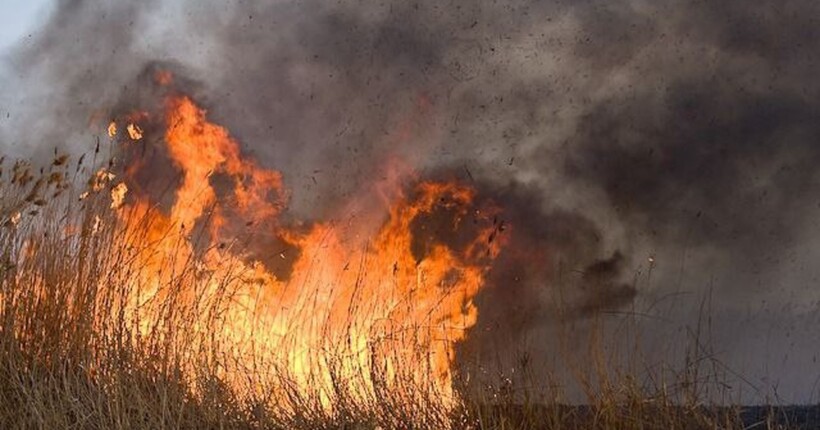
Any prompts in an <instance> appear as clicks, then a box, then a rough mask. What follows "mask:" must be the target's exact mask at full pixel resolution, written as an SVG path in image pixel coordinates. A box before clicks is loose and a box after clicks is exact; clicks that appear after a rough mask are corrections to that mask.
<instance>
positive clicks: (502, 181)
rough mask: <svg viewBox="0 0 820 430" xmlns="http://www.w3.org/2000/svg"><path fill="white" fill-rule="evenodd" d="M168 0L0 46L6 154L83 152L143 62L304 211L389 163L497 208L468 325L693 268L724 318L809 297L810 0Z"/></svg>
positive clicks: (655, 298) (814, 66) (687, 282)
mask: <svg viewBox="0 0 820 430" xmlns="http://www.w3.org/2000/svg"><path fill="white" fill-rule="evenodd" d="M167 3H168V2H140V3H139V4H126V3H122V2H120V3H111V2H103V1H100V0H75V1H66V2H61V3H59V4H58V5H57V7H56V10H55V12H54V14H53V16H52V17H51V19H50V20H49V21H48V22H46V23H45V24H44V27H43V29H42V30H41V32H40V33H39V35H38V36H37V38H35V40H34V41H33V42H31V43H29V44H28V45H26V46H22V47H20V49H18V50H17V51H16V52H15V53H13V55H11V56H10V57H9V58H8V59H7V60H8V61H7V62H6V63H7V65H8V66H9V67H10V70H11V72H10V73H8V76H9V78H8V79H6V80H5V82H4V84H3V86H4V90H3V92H4V94H5V95H2V96H0V103H3V106H1V107H0V109H2V110H3V111H8V112H9V113H10V118H8V119H5V120H3V121H2V122H0V139H2V140H0V145H2V146H0V147H2V148H3V152H4V153H6V152H7V153H9V154H11V155H15V156H33V157H36V156H38V154H45V153H49V151H51V148H52V147H53V146H62V145H65V144H68V145H69V146H70V147H71V148H73V149H74V150H75V151H81V150H83V149H85V148H88V147H89V145H90V144H91V142H93V136H92V135H93V134H94V133H98V134H99V133H102V130H103V128H102V127H98V128H97V129H95V128H94V126H93V125H92V126H91V127H90V129H91V131H88V130H89V127H88V124H89V118H97V117H106V116H110V115H113V114H114V112H115V111H116V110H117V109H122V108H123V106H127V105H128V104H129V102H130V101H131V100H135V99H139V98H140V92H141V91H143V90H142V89H141V86H140V84H139V82H140V79H139V76H141V74H143V73H145V70H146V68H150V67H153V66H152V65H153V64H157V63H156V62H157V61H159V62H161V63H162V64H165V65H166V66H167V67H170V68H172V69H173V70H175V71H176V72H177V73H178V74H179V75H181V76H182V77H184V79H187V80H189V81H190V82H189V84H186V86H187V87H190V90H191V92H192V93H193V95H194V96H195V97H196V98H197V100H199V101H201V102H202V103H203V104H204V105H205V106H206V107H208V108H209V110H210V114H211V117H212V119H213V120H214V121H215V122H218V123H221V124H225V125H226V126H228V127H229V128H230V129H231V132H232V133H233V134H234V135H235V136H236V137H237V139H238V140H239V141H240V142H242V144H243V150H244V151H246V152H247V153H248V154H251V155H253V156H255V157H257V158H258V159H259V160H260V162H261V163H262V164H263V165H266V166H269V167H271V168H276V169H278V170H281V171H282V172H283V174H284V178H285V181H286V183H287V184H288V186H290V187H291V188H292V189H293V190H294V192H293V201H292V204H291V210H292V212H293V213H294V214H295V215H296V216H298V217H300V218H316V219H321V218H324V217H326V216H328V215H329V214H331V213H333V212H334V211H335V210H337V209H338V208H339V207H340V206H344V203H345V202H346V201H348V200H350V199H351V198H352V197H354V196H356V195H357V194H358V193H361V192H362V191H361V190H362V189H363V188H365V187H366V185H367V184H370V183H372V182H373V181H374V180H378V179H380V176H382V175H383V172H384V170H383V166H384V165H385V163H386V162H387V160H390V159H394V158H397V159H401V160H404V162H406V163H407V164H408V165H410V166H411V167H413V168H414V169H415V170H416V171H418V172H420V174H421V175H422V176H425V175H429V176H435V175H437V174H439V173H440V172H441V171H442V170H447V171H448V172H449V173H450V174H452V175H458V176H460V179H461V180H463V181H468V182H472V183H473V184H474V185H475V186H476V187H477V188H478V189H479V191H480V193H481V194H482V195H484V196H487V197H488V198H491V199H492V200H494V201H496V202H497V203H498V204H499V205H501V206H503V207H505V208H506V215H505V216H506V218H505V222H507V223H509V226H510V229H509V231H508V232H507V233H506V234H508V235H509V238H510V242H511V245H510V246H509V247H508V249H509V251H505V253H503V254H502V255H501V256H500V257H499V258H500V260H499V264H498V265H497V266H496V267H495V268H494V269H493V271H492V272H491V273H490V274H489V277H490V279H491V284H492V286H491V288H488V289H487V290H485V291H483V292H482V293H481V296H480V297H479V299H478V303H479V307H480V315H481V317H480V321H479V327H478V328H477V329H476V330H475V335H474V336H471V338H472V339H482V338H483V336H485V334H486V333H493V334H492V336H495V337H497V338H500V339H510V341H511V342H512V341H514V340H516V339H519V338H521V337H527V338H529V339H530V341H532V342H540V343H544V344H545V343H549V339H544V338H539V337H538V335H537V333H541V329H542V328H543V326H545V325H549V324H552V323H553V322H554V321H556V320H558V319H577V318H583V317H586V316H588V315H590V314H592V313H596V312H600V311H607V310H613V309H617V308H621V307H622V306H624V305H625V304H628V303H634V302H635V301H636V300H637V301H639V302H640V301H641V300H643V302H642V303H643V305H645V307H647V308H649V309H653V310H656V309H657V307H656V306H655V305H656V303H658V302H660V301H662V300H663V298H664V297H667V296H669V295H670V294H672V295H675V296H676V297H677V295H679V293H681V292H684V293H686V292H692V293H693V295H697V294H699V293H702V292H703V291H704V290H705V287H706V286H707V285H708V286H709V288H711V290H712V291H714V294H715V300H716V302H717V303H719V305H718V307H719V309H718V310H717V312H719V313H721V314H722V315H736V314H739V313H743V312H747V313H749V312H754V311H755V310H756V309H759V303H760V302H762V301H765V300H780V301H779V302H777V304H774V305H772V306H780V305H782V304H783V303H784V302H783V300H791V301H793V302H795V303H798V304H796V305H795V306H794V307H791V305H790V307H789V309H788V310H784V311H783V313H782V317H783V319H784V321H786V320H790V318H792V316H794V315H798V316H799V315H805V313H807V312H811V311H815V310H816V307H817V305H816V303H815V301H816V300H817V299H818V296H817V294H816V293H814V292H813V291H812V288H811V286H812V285H814V284H815V283H816V279H818V278H820V272H818V271H817V270H816V269H814V266H815V264H813V261H814V259H816V258H818V257H820V255H818V254H820V253H818V252H817V251H816V247H815V246H814V244H815V243H817V240H820V229H819V228H818V226H817V225H815V222H814V219H815V218H816V215H818V207H820V203H818V200H817V198H816V197H815V196H817V195H820V182H818V179H817V177H816V176H817V175H816V174H815V173H814V165H816V164H817V162H818V161H820V144H818V140H820V139H819V138H820V125H818V124H820V121H818V113H820V109H819V108H820V106H818V103H820V102H819V101H818V100H820V98H819V97H818V95H820V94H818V92H820V91H818V90H820V83H818V82H819V81H818V80H817V79H816V75H817V71H818V62H817V60H818V55H820V50H818V48H820V46H818V43H820V38H818V37H817V36H818V32H820V27H818V25H817V21H818V19H820V10H818V9H820V5H818V4H816V2H811V1H808V0H792V1H781V2H751V3H750V2H748V1H740V0H728V1H685V0H666V1H658V2H640V1H595V0H587V1H566V2H561V1H552V2H542V1H525V0H518V1H516V0H511V1H507V2H467V1H449V2H433V1H429V2H412V1H409V2H408V1H387V2H379V3H378V4H374V3H372V2H359V1H353V0H349V1H341V2H332V3H329V2H321V1H307V2H296V1H284V2H276V3H273V4H265V5H261V4H257V3H256V2H245V1H237V2H232V3H224V2H217V1H213V2H210V1H205V2H202V1H187V2H186V1H183V2H176V3H175V4H167ZM194 83H196V84H194ZM102 122H103V123H105V121H102ZM782 291H789V294H783V293H782ZM788 303H792V302H788ZM678 308H680V309H688V308H686V306H679V307H678ZM784 309H785V308H784ZM673 314H674V313H670V314H669V315H665V316H667V317H669V318H674V315H673ZM677 318H679V320H680V321H681V322H683V323H686V322H688V321H690V317H689V316H687V315H678V317H677ZM795 318H796V317H795ZM800 318H802V317H800ZM802 319H805V318H802ZM501 326H506V328H503V329H502V328H498V329H495V328H494V327H501ZM722 330H723V329H720V328H718V329H717V331H718V332H719V333H718V335H720V333H733V329H731V328H726V329H725V331H722ZM486 336H490V335H486ZM533 336H535V338H536V339H535V340H532V338H533ZM735 337H736V336H735ZM798 348H799V347H798ZM809 349H810V348H809V347H805V348H804V349H802V350H801V352H800V354H803V355H806V354H808V352H809ZM737 350H738V351H741V350H744V348H741V347H738V348H737ZM761 360H763V361H765V360H768V359H765V358H761ZM778 363H780V362H778ZM783 363H785V361H784V362H783ZM780 366H782V368H785V367H786V366H787V365H786V364H780ZM752 367H755V366H752ZM758 367H765V366H758ZM766 368H767V369H769V370H767V372H770V371H772V370H770V368H768V367H766ZM784 372H785V371H784ZM798 385H799V384H798ZM801 389H802V388H801ZM795 390H797V389H795ZM794 392H795V393H796V392H797V391H794Z"/></svg>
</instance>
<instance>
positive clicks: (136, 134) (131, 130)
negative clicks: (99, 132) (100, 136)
mask: <svg viewBox="0 0 820 430" xmlns="http://www.w3.org/2000/svg"><path fill="white" fill-rule="evenodd" d="M126 130H128V136H129V137H131V140H140V139H142V129H141V128H140V127H139V126H138V125H136V124H128V127H126ZM109 133H110V132H109ZM115 133H116V129H115Z"/></svg>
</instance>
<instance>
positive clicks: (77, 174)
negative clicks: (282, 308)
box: [0, 155, 774, 429]
mask: <svg viewBox="0 0 820 430" xmlns="http://www.w3.org/2000/svg"><path fill="white" fill-rule="evenodd" d="M90 158H93V157H90ZM83 162H84V160H83V159H79V160H72V159H69V158H68V157H65V156H58V155H55V158H54V160H53V161H52V162H51V163H50V164H49V165H47V166H43V167H42V168H41V167H39V166H38V167H35V166H31V165H29V164H27V163H24V162H16V163H14V162H11V161H5V162H3V163H0V165H2V167H3V168H4V171H3V175H2V176H0V179H2V181H0V196H1V197H0V225H1V226H2V227H0V427H2V428H48V429H57V428H101V429H102V428H105V429H108V428H111V429H132V428H152V429H154V428H275V429H278V428H281V429H323V428H327V429H330V428H334V429H335V428H345V429H371V428H372V429H375V428H381V429H388V428H390V429H392V428H431V429H443V428H475V429H518V428H544V429H586V428H600V429H609V428H613V429H615V428H617V429H676V428H678V429H690V428H710V429H718V428H743V427H742V424H741V422H740V419H739V413H738V412H739V411H738V410H736V409H732V408H722V409H717V408H713V407H709V404H708V401H707V400H706V399H708V398H709V397H711V396H710V395H709V393H707V391H706V390H707V388H706V386H709V387H713V386H715V385H716V384H715V383H716V382H718V383H719V382H720V378H721V375H720V371H719V370H717V369H718V368H717V367H715V366H714V363H715V359H714V355H713V353H712V352H711V351H710V350H709V349H708V346H707V345H703V344H702V343H701V336H700V334H699V333H695V334H694V336H693V345H694V347H693V348H691V349H690V353H689V354H690V356H688V357H687V360H686V361H685V363H686V364H685V365H684V366H683V369H678V370H670V369H664V370H662V371H647V369H641V371H640V372H634V369H632V370H630V369H628V368H627V369H625V368H613V367H612V366H611V365H610V364H609V363H608V362H607V354H606V353H605V352H603V351H602V350H601V349H600V348H597V347H594V346H593V347H591V348H590V349H589V350H588V354H589V357H591V360H590V361H589V363H591V365H590V366H586V367H585V368H584V369H575V370H576V378H575V380H576V381H577V383H578V384H579V386H581V387H582V388H583V391H584V393H586V399H585V403H586V404H587V406H584V407H578V406H570V405H567V402H566V398H565V397H564V396H563V395H562V389H561V388H560V387H555V386H554V384H552V383H551V382H552V381H549V380H545V379H544V378H541V377H539V378H538V379H537V380H536V378H535V377H530V378H528V377H526V376H525V377H523V379H521V380H519V381H515V382H512V381H509V380H506V379H505V378H504V377H501V376H499V377H498V378H497V379H496V380H491V379H492V378H488V380H486V381H482V382H481V383H479V384H478V385H479V386H480V387H482V388H480V389H474V388H470V387H468V386H467V385H468V384H467V383H466V382H465V381H466V380H467V379H469V378H468V376H469V375H466V371H465V374H464V375H462V378H460V379H458V380H457V381H456V385H457V386H458V387H459V392H461V393H462V394H463V395H462V396H461V398H460V399H457V400H456V401H455V403H451V402H447V401H445V400H444V399H442V397H441V395H440V393H438V392H437V391H436V390H435V387H434V385H431V384H423V383H419V381H418V380H417V379H414V378H412V377H406V378H402V377H401V374H402V372H401V369H399V371H398V375H399V376H398V377H397V376H396V375H391V376H390V377H388V376H387V375H386V374H383V373H379V371H378V369H379V366H373V367H370V368H369V369H370V370H369V371H370V372H371V374H369V375H362V378H363V379H368V380H370V381H373V385H374V386H373V389H372V390H371V391H370V392H368V393H367V395H364V396H363V395H361V393H358V392H354V391H355V390H351V387H354V386H356V382H355V381H352V380H351V378H356V376H355V375H353V376H351V374H350V373H349V369H341V368H340V366H336V365H334V363H339V362H341V361H342V360H337V359H336V358H338V357H339V356H341V355H343V354H347V353H350V352H351V351H349V350H348V349H347V348H348V347H347V346H345V345H344V343H343V342H342V344H341V345H327V347H326V348H325V349H323V350H321V351H311V355H312V356H314V357H315V359H316V360H322V361H323V363H324V366H323V368H326V369H328V372H329V380H330V381H331V382H330V386H329V387H328V386H327V383H325V382H321V381H325V380H327V379H328V378H326V375H316V384H315V385H316V387H317V388H316V389H314V390H310V389H308V390H305V389H304V387H299V386H298V385H297V384H296V383H295V382H294V381H295V375H293V374H291V373H290V372H289V371H288V369H286V368H282V367H278V366H277V363H276V362H275V361H266V360H265V359H264V357H259V358H258V360H257V359H256V358H255V357H252V356H251V357H249V356H248V352H247V351H244V352H242V353H241V356H240V354H238V353H237V352H236V351H232V350H231V348H230V344H229V343H227V342H226V341H225V331H226V327H227V324H229V323H230V321H227V320H226V318H225V308H226V306H230V304H231V303H232V300H233V298H232V294H235V293H236V291H235V289H234V287H233V282H232V278H231V277H230V276H225V277H224V278H222V279H207V282H208V283H210V284H213V283H214V282H216V284H217V285H219V286H220V288H217V289H216V290H214V291H215V293H209V294H202V292H203V291H204V288H203V287H202V283H203V282H205V281H203V274H202V273H201V271H200V270H199V268H198V267H197V262H196V261H195V260H194V259H188V260H185V261H182V262H176V263H175V264H169V267H174V271H175V273H173V274H171V276H168V277H167V278H164V279H168V281H167V285H163V286H161V290H162V294H154V295H153V297H154V299H153V302H152V303H150V304H143V303H138V305H135V302H134V299H133V298H134V297H137V296H140V293H141V292H140V291H139V290H140V289H141V288H145V285H143V284H141V283H140V282H139V280H138V274H139V273H141V271H143V270H144V267H141V266H140V264H142V263H140V262H141V261H144V259H140V258H138V256H140V255H144V254H145V253H152V252H154V251H155V250H154V249H152V247H153V246H156V244H155V243H152V242H151V241H149V240H148V239H147V238H148V237H149V235H148V234H147V231H149V230H150V229H151V228H154V227H155V226H152V225H150V220H149V219H148V217H146V218H145V219H141V220H132V222H130V224H133V225H137V226H141V227H139V228H136V229H123V228H122V225H121V222H122V221H121V219H120V218H118V217H116V216H113V215H112V214H113V212H112V211H111V209H110V205H111V198H110V190H111V189H112V188H113V187H114V186H115V185H116V180H112V178H110V177H108V176H105V175H103V176H100V175H95V174H94V172H97V171H98V170H97V168H98V167H99V166H97V164H98V163H97V160H95V159H91V160H87V161H86V162H85V164H87V165H88V167H86V166H84V163H83ZM92 167H93V168H92ZM89 178H90V180H89ZM135 216H136V215H135ZM134 221H136V222H134ZM126 236H127V237H126ZM120 244H130V246H122V245H120ZM177 263H178V264H177ZM237 276H239V275H237ZM143 305H144V306H146V307H150V309H151V312H150V314H148V312H145V313H142V312H141V310H140V306H143ZM203 321H204V322H205V324H204V325H203ZM567 336H571V334H569V333H568V334H567ZM596 344H597V341H596V340H595V339H592V340H591V341H590V345H596ZM636 349H637V347H636ZM371 353H372V354H373V357H372V361H373V362H378V361H379V360H381V359H382V358H383V357H380V356H378V355H380V354H384V351H383V349H380V348H376V347H373V348H372V349H371ZM419 353H420V354H423V353H424V351H420V352H419ZM421 362H423V361H421ZM533 365H537V363H535V364H533ZM226 369H231V372H230V374H228V373H227V372H226ZM373 369H376V370H373ZM414 370H415V371H418V369H414ZM704 372H706V373H704ZM637 373H640V374H641V376H640V378H639V377H636V374H637ZM388 379H389V381H388ZM320 380H321V381H320ZM717 385H719V384H717ZM473 386H475V383H473ZM533 387H536V388H533ZM544 387H549V388H548V389H543V388H544ZM327 390H332V396H331V397H330V398H331V399H332V404H331V405H328V404H327V399H328V398H329V397H328V393H327ZM765 424H766V423H764V425H765ZM769 427H771V428H774V427H773V424H771V423H769ZM764 428H765V427H764Z"/></svg>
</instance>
